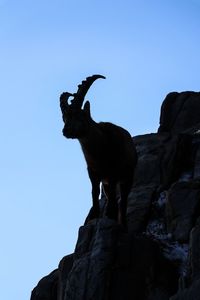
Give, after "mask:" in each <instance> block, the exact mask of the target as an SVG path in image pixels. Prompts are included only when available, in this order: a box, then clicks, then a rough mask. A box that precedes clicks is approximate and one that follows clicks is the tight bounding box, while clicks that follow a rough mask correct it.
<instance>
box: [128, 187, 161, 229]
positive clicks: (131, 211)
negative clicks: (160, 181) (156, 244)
mask: <svg viewBox="0 0 200 300" xmlns="http://www.w3.org/2000/svg"><path fill="white" fill-rule="evenodd" d="M156 190H157V186H154V185H145V186H141V187H135V188H133V189H132V190H131V192H130V195H129V201H128V208H127V226H128V231H129V232H131V233H139V232H142V231H144V230H145V226H146V223H147V220H148V216H149V214H150V209H151V203H152V200H153V197H154V195H155V193H156Z"/></svg>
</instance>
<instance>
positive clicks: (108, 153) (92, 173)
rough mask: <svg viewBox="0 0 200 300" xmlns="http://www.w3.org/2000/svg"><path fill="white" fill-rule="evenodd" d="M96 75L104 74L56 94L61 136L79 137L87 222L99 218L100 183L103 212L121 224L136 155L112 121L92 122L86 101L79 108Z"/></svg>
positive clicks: (123, 131)
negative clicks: (88, 189)
mask: <svg viewBox="0 0 200 300" xmlns="http://www.w3.org/2000/svg"><path fill="white" fill-rule="evenodd" d="M98 78H104V79H105V77H104V76H101V75H93V76H91V77H88V78H86V80H84V81H82V83H81V84H80V85H79V86H78V90H77V92H76V93H75V94H71V93H68V92H65V93H63V94H62V95H61V96H60V107H61V111H62V115H63V121H64V123H65V125H64V128H63V135H64V136H65V137H66V138H72V139H78V140H79V142H80V144H81V147H82V150H83V153H84V156H85V159H86V162H87V168H88V174H89V177H90V180H91V183H92V199H93V206H92V208H91V210H90V213H89V216H88V218H87V221H88V220H91V219H93V218H97V217H99V213H100V208H99V195H100V183H101V182H102V184H103V189H104V192H105V194H106V197H107V199H108V201H107V208H106V215H107V216H108V217H109V218H112V219H115V220H118V222H119V223H120V224H124V225H125V224H126V209H127V198H128V194H129V192H130V189H131V186H132V182H133V175H134V169H135V165H136V161H137V154H136V150H135V146H134V143H133V140H132V138H131V136H130V134H129V133H128V131H126V130H125V129H123V128H121V127H119V126H117V125H114V124H112V123H108V122H100V123H96V122H95V121H94V120H93V119H92V117H91V114H90V103H89V101H86V102H85V104H84V107H83V108H82V105H83V101H84V98H85V95H86V93H87V91H88V90H89V88H90V86H91V85H92V83H93V82H94V81H95V80H96V79H98ZM71 96H72V97H73V100H72V101H71V104H69V103H68V99H69V97H71ZM118 184H119V185H120V196H121V197H120V198H121V199H120V202H119V204H118V202H117V195H116V193H117V191H116V190H117V186H118ZM118 206H119V207H118Z"/></svg>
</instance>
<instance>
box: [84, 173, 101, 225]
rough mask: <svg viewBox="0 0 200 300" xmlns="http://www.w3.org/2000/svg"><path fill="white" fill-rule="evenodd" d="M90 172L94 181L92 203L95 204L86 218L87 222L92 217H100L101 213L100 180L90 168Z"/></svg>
mask: <svg viewBox="0 0 200 300" xmlns="http://www.w3.org/2000/svg"><path fill="white" fill-rule="evenodd" d="M88 174H89V177H90V180H91V183H92V204H93V205H92V208H91V209H90V212H89V214H88V216H87V218H86V221H85V224H86V223H88V222H89V221H90V220H92V219H95V218H98V217H99V214H100V207H99V194H100V180H99V178H98V177H97V176H95V175H94V174H93V173H92V172H91V171H90V170H88Z"/></svg>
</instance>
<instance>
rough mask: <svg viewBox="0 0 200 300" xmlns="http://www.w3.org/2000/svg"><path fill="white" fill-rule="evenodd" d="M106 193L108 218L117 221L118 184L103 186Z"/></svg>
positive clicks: (112, 183)
mask: <svg viewBox="0 0 200 300" xmlns="http://www.w3.org/2000/svg"><path fill="white" fill-rule="evenodd" d="M103 188H104V192H105V194H106V197H107V200H108V202H107V208H106V216H107V217H109V218H110V219H114V220H116V221H117V216H118V203H117V195H116V188H117V184H116V183H115V182H109V183H108V184H104V185H103Z"/></svg>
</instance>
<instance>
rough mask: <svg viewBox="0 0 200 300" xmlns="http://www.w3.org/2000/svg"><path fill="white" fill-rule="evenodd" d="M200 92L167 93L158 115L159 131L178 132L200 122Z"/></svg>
mask: <svg viewBox="0 0 200 300" xmlns="http://www.w3.org/2000/svg"><path fill="white" fill-rule="evenodd" d="M199 111H200V93H198V92H182V93H177V92H173V93H170V94H168V95H167V97H166V98H165V100H164V102H163V104H162V107H161V116H160V127H159V129H158V132H159V133H162V132H170V133H173V134H179V133H181V132H183V131H185V130H187V129H188V128H191V127H193V126H195V125H197V124H198V123H200V114H199Z"/></svg>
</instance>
